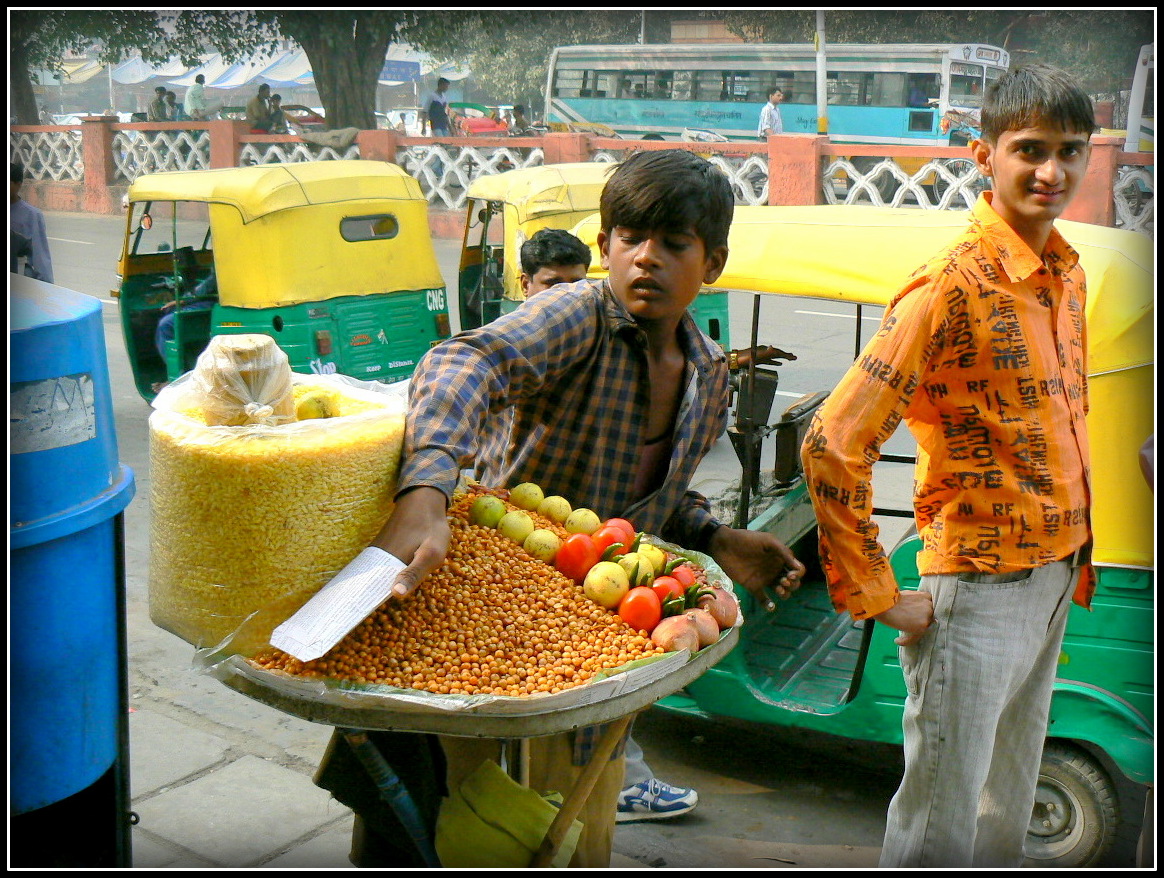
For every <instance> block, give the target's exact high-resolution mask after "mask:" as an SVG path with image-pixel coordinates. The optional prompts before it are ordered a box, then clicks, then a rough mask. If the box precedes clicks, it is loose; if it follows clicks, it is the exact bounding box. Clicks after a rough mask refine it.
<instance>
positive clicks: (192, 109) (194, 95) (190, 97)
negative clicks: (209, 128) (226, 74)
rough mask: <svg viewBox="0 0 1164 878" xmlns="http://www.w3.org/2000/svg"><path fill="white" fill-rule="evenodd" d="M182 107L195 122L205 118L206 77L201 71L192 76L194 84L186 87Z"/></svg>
mask: <svg viewBox="0 0 1164 878" xmlns="http://www.w3.org/2000/svg"><path fill="white" fill-rule="evenodd" d="M182 109H184V110H185V111H186V115H187V116H189V117H190V118H191V119H192V120H194V121H195V122H201V121H203V120H204V119H205V118H206V116H207V108H206V77H205V76H203V75H202V74H201V73H199V74H198V75H197V76H195V77H194V84H193V85H192V86H190V87H189V88H188V89H186V96H185V98H184V99H183V101H182Z"/></svg>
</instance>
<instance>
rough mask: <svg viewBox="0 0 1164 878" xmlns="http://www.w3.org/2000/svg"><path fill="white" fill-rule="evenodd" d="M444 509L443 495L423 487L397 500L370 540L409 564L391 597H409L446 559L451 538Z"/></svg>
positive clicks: (445, 501)
mask: <svg viewBox="0 0 1164 878" xmlns="http://www.w3.org/2000/svg"><path fill="white" fill-rule="evenodd" d="M447 510H448V498H447V497H446V496H445V495H444V492H443V491H440V490H437V489H436V488H430V487H428V486H426V485H422V486H419V487H416V488H413V489H411V490H409V491H406V492H405V493H403V494H401V495H400V496H399V497H397V498H396V506H395V507H394V508H393V510H392V514H391V515H390V516H389V518H388V521H387V522H386V523H385V525H384V527H383V528H382V529H381V530H380V533H379V534H378V535H377V537H376V539H375V540H373V541H372V545H373V546H375V547H376V548H378V549H383V550H384V551H385V552H388V553H389V554H391V555H394V556H395V557H397V558H399V559H400V560H401V561H403V562H404V563H405V564H406V565H408V566H407V567H405V568H404V569H403V570H402V571H400V575H399V576H397V578H396V584H395V585H394V586H393V588H392V593H393V596H394V597H403V596H405V595H407V594H410V593H411V592H412V591H413V590H414V589H415V588H416V587H417V586H418V585H419V584H420V582H421V580H422V579H424V578H425V577H426V576H428V574H429V573H431V572H432V571H433V570H435V569H436V568H437V567H439V566H440V565H441V563H442V562H443V561H444V560H445V555H446V554H448V551H449V541H450V539H451V533H450V531H449V520H448V517H447Z"/></svg>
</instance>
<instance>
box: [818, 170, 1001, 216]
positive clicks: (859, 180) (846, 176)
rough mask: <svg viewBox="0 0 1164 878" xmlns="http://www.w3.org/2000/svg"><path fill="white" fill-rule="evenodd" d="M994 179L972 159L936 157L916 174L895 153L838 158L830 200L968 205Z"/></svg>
mask: <svg viewBox="0 0 1164 878" xmlns="http://www.w3.org/2000/svg"><path fill="white" fill-rule="evenodd" d="M988 188H989V182H988V181H987V180H986V178H984V177H983V176H982V175H981V174H980V173H979V171H978V168H977V167H976V166H975V164H974V163H973V162H972V161H970V160H969V159H931V160H930V161H928V162H926V163H925V164H924V165H922V166H921V167H920V168H919V169H918V170H917V171H915V172H914V173H912V174H909V173H906V171H905V170H904V169H902V167H901V166H900V165H899V164H897V162H895V161H894V160H893V159H892V158H889V157H886V158H882V159H875V158H870V157H855V158H854V159H852V160H849V159H844V158H838V159H836V160H834V161H833V162H832V163H831V164H829V165H828V167H826V168H825V172H824V198H825V203H826V204H875V205H877V206H879V207H903V206H907V205H908V206H910V207H921V208H923V209H926V210H965V209H968V208H971V207H973V206H974V202H975V201H977V200H978V195H979V193H980V192H982V191H983V190H985V189H988Z"/></svg>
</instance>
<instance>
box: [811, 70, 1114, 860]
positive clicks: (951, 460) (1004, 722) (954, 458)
mask: <svg viewBox="0 0 1164 878" xmlns="http://www.w3.org/2000/svg"><path fill="white" fill-rule="evenodd" d="M1094 130H1095V119H1094V115H1093V112H1092V107H1091V101H1090V99H1089V98H1088V96H1087V95H1086V93H1084V92H1083V90H1082V89H1081V88H1079V86H1078V85H1076V84H1075V83H1074V82H1073V81H1072V80H1070V79H1069V78H1068V77H1067V76H1066V75H1065V74H1063V73H1062V72H1060V71H1057V70H1054V69H1052V68H1048V67H1043V66H1032V67H1028V68H1024V69H1018V70H1011V71H1009V72H1008V73H1006V74H1005V75H1003V76H1002V77H1001V78H1000V79H998V80H997V81H996V82H995V83H994V84H993V85H992V86H991V87H990V89H989V91H988V93H987V95H986V101H985V103H984V105H983V108H982V138H981V139H980V140H977V141H974V142H973V143H972V144H971V152H972V154H973V156H974V160H975V163H976V164H977V165H978V168H979V170H980V171H981V172H982V173H983V174H984V175H986V176H989V177H990V178H991V181H992V191H990V192H986V193H985V194H983V195H981V196H979V200H978V203H977V204H976V205H975V207H974V211H973V215H972V218H971V221H970V225H969V227H968V228H967V229H966V231H965V232H964V233H963V234H962V236H961V238H960V240H958V241H956V242H954V243H953V244H952V246H950V247H948V248H947V249H946V250H944V251H943V252H941V253H939V254H938V255H937V256H936V257H935V258H934V259H932V260H931V261H930V262H929V263H928V264H927V265H925V266H924V267H923V268H921V269H919V270H918V271H917V272H915V273H914V275H913V277H911V278H910V279H909V281H908V282H907V283H906V284H905V286H904V288H903V290H902V292H901V293H899V294H898V295H897V296H896V297H895V299H894V300H893V302H891V303H890V305H889V307H888V309H887V310H886V312H885V316H884V318H883V319H882V323H881V328H880V330H879V331H878V333H877V335H876V336H875V337H874V338H873V339H872V340H871V341H870V343H869V345H868V346H867V347H866V348H865V350H864V352H863V353H862V355H861V358H860V359H859V360H858V361H857V362H856V363H854V364H853V366H852V367H851V368H850V370H849V372H848V374H847V375H846V376H845V377H844V378H843V379H842V380H841V383H840V384H839V385H838V386H837V388H836V390H834V391H833V393H832V394H831V395H830V396H829V399H828V401H827V402H826V403H825V405H824V406H822V408H821V410H820V412H819V413H818V414H817V416H816V419H815V420H814V422H813V425H812V427H811V428H810V430H809V434H808V436H807V437H806V440H805V444H804V449H803V458H804V464H805V474H806V478H807V480H808V484H809V488H810V492H811V494H812V498H813V504H814V506H815V508H816V513H817V520H818V523H819V532H820V538H821V560H822V562H823V564H824V568H825V572H826V575H827V578H828V583H829V590H830V592H831V594H832V598H833V604H834V606H835V607H836V608H837V609H838V610H841V611H846V610H847V611H848V612H849V613H850V614H851V615H852V616H853V617H854V618H857V619H865V618H875V619H877V620H878V621H880V622H883V623H885V624H886V625H889V626H890V627H892V628H896V629H898V630H899V631H901V632H902V633H901V635H900V636H899V637H898V639H897V643H898V644H899V646H900V648H901V667H902V671H903V673H904V675H905V680H906V688H907V691H908V694H907V698H906V704H905V714H904V718H903V730H904V735H905V776H904V777H903V779H902V782H901V786H900V787H899V789H898V791H897V794H896V795H895V796H894V798H893V801H892V802H891V803H890V806H889V814H888V818H887V825H886V830H885V842H884V845H883V848H882V853H881V865H882V866H883V867H918V866H929V867H936V868H942V867H968V866H977V867H980V868H983V867H1007V868H1015V867H1018V866H1020V865H1021V864H1022V861H1023V842H1024V840H1025V838H1026V834H1027V829H1028V826H1029V823H1030V819H1031V810H1032V807H1033V805H1034V797H1035V784H1036V781H1037V778H1038V771H1039V764H1040V760H1041V753H1042V748H1043V741H1044V738H1045V736H1046V733H1047V720H1048V714H1049V710H1050V701H1051V691H1052V686H1053V684H1054V679H1055V670H1056V667H1057V665H1058V660H1059V653H1060V647H1061V643H1062V639H1063V632H1064V628H1065V626H1066V621H1067V610H1068V606H1069V604H1070V603H1071V600H1072V597H1074V599H1075V601H1076V602H1077V603H1080V604H1082V605H1084V606H1087V605H1088V604H1089V603H1090V600H1091V595H1092V593H1093V591H1094V588H1095V574H1094V570H1093V569H1092V568H1091V565H1090V563H1089V561H1088V556H1089V550H1090V545H1091V525H1090V505H1091V492H1090V475H1089V458H1088V441H1087V425H1086V423H1085V420H1084V417H1085V415H1086V413H1087V372H1086V367H1087V350H1086V333H1085V329H1084V306H1085V298H1086V286H1085V283H1084V277H1083V270H1082V268H1081V267H1080V265H1079V255H1078V254H1077V253H1076V252H1075V251H1074V250H1073V249H1072V248H1071V246H1070V245H1069V244H1068V243H1067V242H1066V241H1065V240H1064V239H1063V237H1062V236H1061V235H1060V234H1059V232H1058V231H1056V229H1055V227H1054V222H1055V220H1056V219H1057V218H1058V217H1059V216H1060V215H1061V214H1062V212H1063V211H1064V209H1065V208H1066V207H1067V205H1068V203H1069V202H1070V201H1071V198H1072V196H1073V195H1074V194H1075V192H1076V191H1077V189H1078V187H1079V184H1080V182H1081V181H1082V179H1083V176H1084V173H1085V172H1086V170H1087V162H1088V155H1089V149H1090V146H1089V141H1090V137H1091V134H1092V132H1093V131H1094ZM903 420H904V421H905V423H906V424H907V426H908V427H909V429H910V432H911V433H912V434H913V436H914V437H915V438H916V439H917V441H918V445H919V454H918V467H917V471H916V473H915V478H914V485H915V488H914V515H915V519H916V522H917V527H918V532H919V534H920V536H921V539H922V549H921V551H920V552H919V553H918V562H917V563H918V571H919V573H921V584H920V586H919V588H918V589H917V591H899V589H898V587H897V583H896V581H895V579H894V576H893V572H892V570H891V568H890V566H889V563H888V559H887V558H886V555H885V552H884V550H883V549H882V547H881V546H880V544H879V543H878V541H877V526H876V525H875V524H874V523H873V521H872V517H871V516H872V512H871V510H872V506H873V501H872V490H871V485H872V480H871V471H872V464H873V462H874V461H875V460H876V459H877V458H878V456H879V455H880V448H881V445H882V443H884V442H885V441H886V440H887V439H888V438H889V437H890V436H891V435H892V434H893V432H894V430H895V428H896V427H897V425H898V424H899V423H900V422H901V421H903Z"/></svg>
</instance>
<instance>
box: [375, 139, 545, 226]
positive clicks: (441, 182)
mask: <svg viewBox="0 0 1164 878" xmlns="http://www.w3.org/2000/svg"><path fill="white" fill-rule="evenodd" d="M544 160H545V153H544V152H543V151H542V149H541V148H540V147H535V148H518V147H508V146H482V147H477V146H454V145H452V144H444V143H434V144H432V145H431V146H408V147H404V148H403V149H400V150H398V151H397V153H396V161H397V163H398V164H399V165H400V166H401V167H402V168H404V170H406V171H407V172H408V173H409V174H411V175H412V176H413V177H415V178H416V179H417V180H418V181H419V182H420V189H421V191H422V192H423V193H424V194H425V196H426V197H427V198H428V203H429V204H431V205H434V206H437V207H443V208H446V209H449V210H457V209H459V208H462V207H464V206H465V201H466V195H465V193H466V190H468V188H469V184H471V183H472V182H473V181H474V180H476V179H477V178H478V177H485V176H488V175H490V174H500V173H502V172H504V171H512V170H514V169H516V168H532V167H535V166H537V165H541V164H543V163H544Z"/></svg>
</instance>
